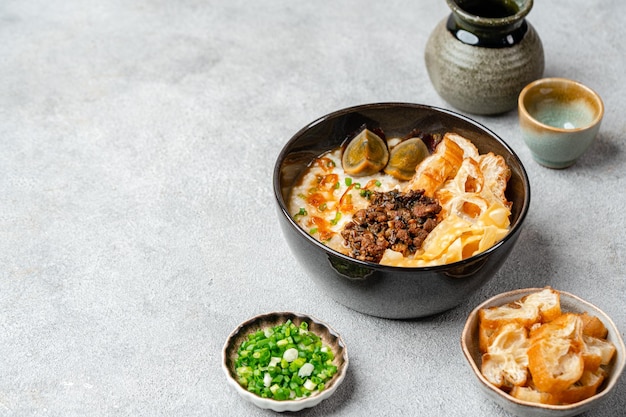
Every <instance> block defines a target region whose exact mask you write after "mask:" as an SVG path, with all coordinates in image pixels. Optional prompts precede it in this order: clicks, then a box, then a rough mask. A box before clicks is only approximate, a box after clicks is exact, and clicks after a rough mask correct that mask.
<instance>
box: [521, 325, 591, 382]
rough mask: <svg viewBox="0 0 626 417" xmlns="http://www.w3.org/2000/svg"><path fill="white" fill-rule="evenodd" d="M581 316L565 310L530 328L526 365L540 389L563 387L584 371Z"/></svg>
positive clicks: (574, 380)
mask: <svg viewBox="0 0 626 417" xmlns="http://www.w3.org/2000/svg"><path fill="white" fill-rule="evenodd" d="M582 349H583V336H582V320H581V319H580V317H579V316H578V315H577V314H572V313H566V314H563V315H561V316H560V317H558V318H556V319H554V320H553V321H551V322H550V323H546V324H543V325H542V326H541V327H539V328H538V329H536V330H534V331H531V335H530V348H529V349H528V369H529V371H530V373H531V375H532V378H533V382H534V384H535V385H536V386H537V388H538V389H539V390H540V391H544V392H548V393H551V394H554V393H558V392H560V391H564V390H566V389H567V388H569V387H570V386H571V385H572V384H574V383H575V382H576V381H578V380H579V379H580V377H581V376H582V374H583V371H584V367H585V364H584V361H583V356H582Z"/></svg>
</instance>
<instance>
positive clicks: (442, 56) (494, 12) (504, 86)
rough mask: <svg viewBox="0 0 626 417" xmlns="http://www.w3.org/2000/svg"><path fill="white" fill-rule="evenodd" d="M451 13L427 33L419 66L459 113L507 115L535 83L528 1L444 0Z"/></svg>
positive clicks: (537, 71)
mask: <svg viewBox="0 0 626 417" xmlns="http://www.w3.org/2000/svg"><path fill="white" fill-rule="evenodd" d="M446 2H447V3H448V6H449V7H450V9H451V10H452V13H451V14H450V15H449V16H448V17H447V18H445V19H443V20H442V21H441V22H440V23H439V24H438V25H437V26H436V27H435V29H434V30H433V32H432V33H431V35H430V37H429V39H428V42H427V44H426V52H425V62H426V69H427V71H428V75H429V77H430V80H431V82H432V83H433V86H434V88H435V90H436V91H437V93H439V95H440V96H441V97H442V98H443V99H444V100H446V101H447V102H448V103H449V104H451V105H452V106H454V107H456V108H457V109H459V110H462V111H466V112H468V113H474V114H485V115H489V114H499V113H504V112H507V111H509V110H513V109H514V108H515V107H516V106H517V97H518V95H519V93H520V91H521V90H522V88H524V86H526V85H527V84H528V83H530V82H532V81H534V80H536V79H538V78H541V76H542V75H543V70H544V54H543V46H542V44H541V39H540V38H539V36H538V34H537V32H536V31H535V29H534V28H533V27H532V26H531V25H530V23H528V22H527V21H526V19H525V17H526V15H528V13H529V12H530V10H531V8H532V6H533V0H446Z"/></svg>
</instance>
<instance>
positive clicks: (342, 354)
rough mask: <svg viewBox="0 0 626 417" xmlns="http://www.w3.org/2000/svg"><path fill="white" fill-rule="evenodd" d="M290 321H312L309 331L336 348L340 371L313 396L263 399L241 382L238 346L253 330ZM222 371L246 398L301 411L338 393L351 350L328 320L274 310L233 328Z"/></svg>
mask: <svg viewBox="0 0 626 417" xmlns="http://www.w3.org/2000/svg"><path fill="white" fill-rule="evenodd" d="M287 320H291V321H292V322H293V323H294V324H295V325H297V326H299V325H300V323H302V322H303V321H306V322H307V323H308V325H309V331H311V332H313V333H315V334H317V335H318V336H319V337H320V338H321V339H322V343H323V344H324V345H326V346H328V347H330V348H331V349H332V350H333V352H334V354H335V359H334V364H335V365H336V366H337V373H336V374H335V375H333V377H332V379H331V380H329V381H328V382H327V383H326V387H325V389H324V390H323V391H317V392H316V393H315V394H313V395H311V396H310V397H304V398H299V399H295V400H284V401H279V400H275V399H273V398H262V397H260V396H258V395H256V394H253V393H251V392H249V391H248V390H246V389H245V388H244V387H242V386H241V385H239V382H237V375H236V372H235V366H234V364H235V361H236V359H237V349H238V348H239V346H240V345H241V343H242V342H243V341H244V340H245V339H246V338H247V336H248V335H249V334H250V333H253V332H256V331H257V330H259V329H265V328H268V327H274V326H276V325H279V324H283V323H285V322H286V321H287ZM222 370H223V371H224V373H225V374H226V378H227V380H228V384H229V385H230V386H232V387H233V388H234V389H235V391H237V393H238V394H239V395H240V396H241V397H242V398H243V399H245V400H246V401H249V402H251V403H252V404H254V405H256V406H257V407H259V408H264V409H269V410H273V411H278V412H283V411H300V410H303V409H305V408H310V407H314V406H316V405H318V404H319V403H320V402H322V401H323V400H325V399H327V398H328V397H330V396H331V395H332V394H333V393H334V392H335V390H336V389H337V387H338V386H339V385H340V384H341V382H342V381H343V379H344V378H345V376H346V372H347V370H348V350H347V348H346V345H345V344H344V342H343V340H342V339H341V336H340V335H339V334H338V333H337V332H336V331H334V330H333V329H332V328H331V327H330V326H329V325H328V324H326V323H325V322H323V321H321V320H318V319H316V318H315V317H312V316H309V315H306V314H300V313H293V312H272V313H266V314H260V315H258V316H255V317H252V318H250V319H248V320H246V321H244V322H243V323H241V324H240V325H239V326H237V328H236V329H235V330H233V332H232V333H231V334H230V335H229V336H228V339H227V340H226V343H225V344H224V349H223V350H222Z"/></svg>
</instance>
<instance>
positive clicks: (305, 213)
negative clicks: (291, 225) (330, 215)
mask: <svg viewBox="0 0 626 417" xmlns="http://www.w3.org/2000/svg"><path fill="white" fill-rule="evenodd" d="M307 214H308V213H307V212H306V209H305V208H304V207H300V211H298V212H297V213H296V214H294V215H293V218H294V219H297V218H298V217H300V216H306V215H307Z"/></svg>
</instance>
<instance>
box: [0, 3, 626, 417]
mask: <svg viewBox="0 0 626 417" xmlns="http://www.w3.org/2000/svg"><path fill="white" fill-rule="evenodd" d="M625 4H626V3H624V2H623V1H622V0H612V1H602V2H601V1H584V0H568V1H565V0H551V1H537V2H536V5H535V8H534V9H533V11H532V12H531V13H530V15H529V21H530V22H531V23H532V24H533V25H534V27H535V28H536V29H537V31H538V33H539V34H540V36H541V38H542V40H543V44H544V48H545V53H546V75H547V76H565V77H570V78H575V79H577V80H579V81H582V82H583V83H586V84H588V85H590V86H591V87H592V88H594V89H596V90H597V91H598V92H599V93H600V94H601V96H602V97H603V98H604V100H605V105H606V115H605V119H604V123H603V126H602V129H601V133H600V135H599V137H598V139H597V142H596V143H595V144H594V145H593V147H592V148H591V149H590V150H589V151H588V152H587V153H586V154H585V155H584V156H583V158H582V159H581V160H580V161H579V162H578V163H577V164H576V165H575V166H573V167H571V168H569V169H568V170H565V171H553V170H549V169H546V168H542V167H540V166H539V165H537V164H536V163H534V162H533V161H532V158H531V156H530V153H529V151H528V150H527V149H526V148H525V146H524V144H523V142H522V140H521V137H520V132H519V129H518V126H517V113H516V111H513V112H510V113H508V114H505V115H502V116H498V117H476V119H477V120H478V121H480V122H482V123H484V124H486V125H487V126H488V127H490V128H491V129H492V130H494V131H495V132H496V133H498V134H499V135H500V136H501V137H503V138H504V139H505V140H506V141H507V142H508V143H509V144H510V145H511V146H512V147H513V148H514V149H515V150H516V151H517V152H518V154H519V156H520V158H521V159H522V160H523V162H524V163H525V164H526V166H527V169H528V172H529V176H530V179H531V184H532V191H533V202H532V206H531V210H530V214H529V216H528V218H527V222H526V227H525V229H524V231H523V232H522V234H521V236H520V239H519V243H518V246H517V247H516V249H515V250H514V252H513V253H512V255H511V257H510V259H508V261H507V262H506V264H505V265H504V267H503V269H502V270H501V272H500V273H499V274H498V276H497V277H496V278H495V279H494V280H493V281H492V282H491V283H490V284H489V285H488V286H487V287H485V288H484V289H483V290H482V291H481V292H480V293H478V294H476V295H475V296H473V297H471V298H469V299H468V300H467V302H466V303H465V304H463V305H461V306H460V307H458V308H457V309H454V310H452V311H450V312H447V313H445V314H442V315H439V316H436V317H433V318H430V319H426V320H411V321H390V320H383V319H375V318H371V317H368V316H365V315H362V314H359V313H355V312H353V311H350V310H348V309H346V308H345V307H343V306H341V305H340V304H337V303H335V302H334V301H331V300H329V299H328V298H327V297H326V296H325V295H324V294H323V293H321V291H320V290H319V289H318V288H316V287H315V286H314V285H312V284H311V282H310V281H309V280H308V279H307V277H306V276H305V275H304V273H303V271H302V270H301V269H300V268H299V266H298V265H297V264H296V262H295V260H294V259H293V258H292V257H291V255H290V253H289V249H288V248H287V246H286V244H285V242H284V240H283V238H282V236H281V235H280V231H279V230H278V229H277V221H276V217H275V216H276V214H275V209H274V205H273V201H272V189H271V179H270V177H271V172H272V168H273V161H274V158H275V156H276V155H277V153H278V152H279V150H280V148H281V147H282V145H283V144H284V143H285V141H286V140H288V138H289V137H290V136H291V135H292V134H293V133H295V132H296V131H297V130H299V129H300V128H301V127H302V126H304V125H305V124H307V123H309V122H310V121H312V120H314V119H316V118H317V117H319V116H321V115H323V114H326V113H328V112H330V111H333V110H336V109H339V108H342V107H346V106H349V105H354V104H360V103H368V102H378V101H408V102H418V103H425V104H431V105H436V106H440V107H449V106H448V105H447V104H446V103H445V102H443V101H442V100H441V99H440V98H439V97H438V96H437V94H436V93H435V91H434V90H433V88H432V86H431V85H430V83H429V81H428V77H427V75H426V70H425V67H424V62H423V52H424V45H425V43H426V39H427V38H428V35H429V33H430V31H431V30H432V29H433V28H434V26H435V24H436V23H437V22H439V20H440V19H442V18H443V17H444V16H445V15H447V13H448V12H449V10H448V9H447V6H446V5H445V2H444V1H443V0H441V1H425V0H424V1H406V0H405V1H402V0H391V1H384V2H383V1H378V2H373V1H369V2H364V1H358V0H346V1H341V2H333V1H307V2H305V1H300V0H297V1H287V0H282V1H279V0H271V1H270V0H268V1H263V2H251V1H242V0H230V1H217V0H213V1H211V0H209V1H200V0H182V1H177V2H172V1H166V0H138V1H127V0H112V1H105V2H103V1H95V0H87V1H84V0H81V1H79V0H69V1H51V2H48V1H42V0H31V1H28V0H26V1H22V0H4V1H3V2H2V3H1V4H0V22H1V24H0V145H1V149H0V192H1V196H2V198H1V200H0V201H1V202H0V415H7V416H44V415H45V416H74V415H77V416H78V415H89V416H104V415H111V416H132V415H146V416H183V415H184V416H195V415H198V416H199V415H207V416H227V415H238V416H244V415H246V416H267V415H271V414H272V413H271V412H265V411H262V410H259V409H256V408H254V407H253V406H251V405H249V404H247V403H245V402H243V401H242V400H241V399H240V398H239V397H238V396H237V395H236V394H235V392H234V391H233V390H231V389H229V388H228V387H227V385H226V383H225V379H224V375H223V374H222V371H221V369H220V352H221V348H222V344H223V343H224V341H225V339H226V337H227V335H228V334H229V332H230V331H231V330H232V329H233V328H234V327H236V325H237V324H238V323H239V322H241V321H243V320H245V319H247V318H248V317H250V316H252V315H255V314H257V313H261V312H267V311H271V310H296V311H301V312H305V313H309V314H312V315H314V316H317V317H318V318H320V319H322V320H326V321H328V322H330V323H331V324H332V325H333V327H334V328H335V329H336V330H338V331H339V332H340V333H341V334H342V335H343V337H344V339H345V341H346V343H347V344H348V348H349V352H350V356H351V365H350V370H349V373H348V376H347V379H346V380H345V383H344V385H342V386H341V387H340V388H339V390H338V391H337V393H336V394H335V396H334V397H332V398H331V399H329V400H327V401H325V402H323V403H322V404H321V405H319V406H318V407H317V408H315V409H312V410H310V411H307V412H304V413H302V414H303V415H308V416H323V415H336V416H359V415H363V414H365V412H366V411H365V410H371V411H373V412H375V414H376V415H380V416H399V415H448V416H459V417H460V416H477V415H492V416H496V415H497V416H507V414H506V413H505V412H503V411H502V409H500V408H499V407H498V406H496V405H494V404H493V403H491V402H490V401H486V400H484V399H483V398H482V397H481V395H480V393H479V391H478V390H477V388H475V387H474V386H473V384H472V380H471V374H470V369H469V367H468V366H467V365H466V364H465V363H464V359H463V357H462V354H461V351H460V348H459V335H460V331H461V328H462V325H463V321H464V317H465V316H466V314H467V313H468V312H469V311H470V310H471V309H472V308H473V306H474V305H476V304H477V303H479V302H480V301H482V300H484V299H485V298H486V297H489V296H491V295H494V294H496V293H499V292H502V291H506V290H509V289H513V288H520V287H529V286H543V285H552V286H554V287H555V288H557V289H563V290H566V291H569V292H572V293H574V294H577V295H579V296H581V297H582V298H585V299H587V300H589V301H591V302H593V303H596V304H597V305H598V306H599V307H600V308H602V309H603V310H604V311H606V312H607V313H608V314H609V315H610V316H612V317H613V319H614V321H615V322H616V324H617V326H618V327H619V328H620V329H621V330H622V334H624V333H623V332H624V330H626V309H625V307H624V299H625V293H626V291H625V290H626V283H625V276H626V273H625V267H624V264H625V263H626V260H625V255H624V254H625V249H626V248H625V246H626V238H624V230H625V229H626V216H624V215H623V212H622V209H623V207H624V205H625V204H626V197H625V195H626V194H624V188H625V186H626V182H625V177H626V171H625V169H624V153H625V150H626V144H625V142H624V138H625V137H626V126H625V118H624V107H625V106H626V88H625V85H626V84H625V83H624V81H623V68H624V67H626V57H625V54H624V46H623V45H624V44H623V40H624V38H626V32H625V29H624V27H625V26H624V25H623V16H624V13H626V7H625ZM625 389H626V378H622V380H621V382H620V383H619V385H618V386H617V395H613V396H612V397H611V401H610V402H608V403H606V404H605V405H604V406H603V408H601V409H598V410H596V411H594V412H591V413H588V414H587V415H588V417H596V416H624V415H626V412H625V411H624V410H626V395H624V393H625Z"/></svg>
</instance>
